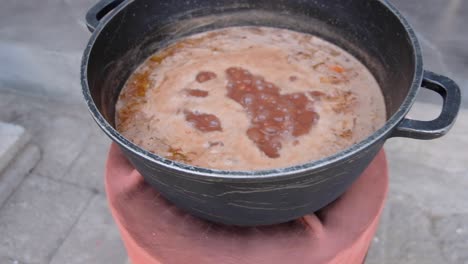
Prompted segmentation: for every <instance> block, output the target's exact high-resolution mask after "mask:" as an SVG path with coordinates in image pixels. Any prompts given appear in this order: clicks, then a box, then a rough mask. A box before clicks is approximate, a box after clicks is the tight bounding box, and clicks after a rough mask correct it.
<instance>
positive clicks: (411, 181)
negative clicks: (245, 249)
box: [0, 0, 468, 264]
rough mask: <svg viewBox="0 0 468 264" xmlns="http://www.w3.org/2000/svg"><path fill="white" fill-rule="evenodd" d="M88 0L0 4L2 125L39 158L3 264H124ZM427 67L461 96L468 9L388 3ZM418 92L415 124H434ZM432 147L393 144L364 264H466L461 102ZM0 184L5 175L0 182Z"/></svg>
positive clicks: (466, 178)
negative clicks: (96, 89) (89, 105)
mask: <svg viewBox="0 0 468 264" xmlns="http://www.w3.org/2000/svg"><path fill="white" fill-rule="evenodd" d="M94 2H95V0H74V1H71V0H43V1H40V3H38V1H33V0H1V8H0V62H1V63H0V109H1V111H0V121H5V122H11V123H16V124H19V125H22V126H23V127H25V128H26V129H27V131H28V132H29V133H30V134H31V138H32V144H35V145H37V146H39V149H40V160H39V163H38V164H37V166H35V167H34V169H33V170H32V171H31V172H30V173H28V175H27V177H26V178H25V180H24V181H22V182H21V184H20V185H19V187H18V188H16V189H15V190H14V192H13V193H12V195H10V196H9V197H8V198H7V199H6V200H5V201H4V202H3V203H2V204H0V263H2V264H3V263H28V264H33V263H116V264H118V263H125V262H126V260H127V257H126V254H125V251H124V248H123V246H122V243H121V242H120V240H119V234H118V232H117V230H116V228H115V226H114V223H113V221H112V218H111V217H110V215H109V213H108V210H107V207H106V200H105V195H104V190H103V182H102V181H103V167H104V162H105V155H106V152H107V148H108V145H109V140H108V139H107V138H106V137H105V136H103V134H102V133H101V132H100V131H99V130H98V129H97V127H96V125H95V124H94V123H93V122H92V121H91V118H90V116H89V114H88V112H87V109H86V107H85V105H84V102H83V100H82V97H81V87H80V82H79V67H80V58H81V54H82V51H83V48H84V47H85V45H86V42H87V39H88V38H89V36H90V34H89V33H88V31H87V29H86V26H85V23H84V16H85V13H86V10H87V9H88V8H89V7H90V6H91V5H92V4H94ZM393 2H394V3H395V4H396V5H397V6H398V7H399V8H400V9H401V10H402V12H403V13H404V14H405V15H406V16H407V17H408V19H409V21H410V22H411V23H412V24H413V26H414V27H415V29H416V31H417V32H418V36H419V38H420V40H421V43H422V46H423V49H424V58H425V62H426V68H427V69H430V70H433V71H436V72H438V73H441V74H445V75H447V76H450V77H452V78H453V79H455V80H456V81H457V82H458V83H459V84H460V86H462V89H463V94H465V95H468V27H467V26H466V25H467V24H468V1H464V0H420V1H416V0H395V1H393ZM438 103H439V99H437V97H435V96H433V95H432V94H431V93H429V92H426V93H423V94H422V95H421V97H420V100H419V103H418V104H417V105H416V106H415V110H414V111H413V113H412V116H413V117H415V118H431V117H433V116H435V115H436V114H437V111H438V110H439V106H437V104H438ZM463 106H464V108H465V110H463V112H462V114H461V116H460V118H459V120H458V124H457V125H456V126H455V128H454V130H453V131H452V133H451V134H450V135H448V136H447V137H445V138H443V139H440V140H436V141H427V142H421V141H413V140H406V139H391V140H389V142H388V143H387V145H386V148H387V151H388V153H389V159H390V164H391V192H390V196H389V200H388V204H387V207H386V210H385V212H384V215H383V218H382V224H381V228H380V230H379V233H378V235H377V237H376V238H375V240H374V244H373V247H372V250H371V252H370V255H369V258H368V261H367V263H370V264H374V263H375V264H377V263H388V264H392V263H429V264H430V263H434V264H439V263H453V264H459V263H468V250H467V248H468V206H467V205H466V204H467V201H468V192H467V191H466V190H468V154H467V153H466V151H465V148H466V147H468V137H467V136H466V135H468V110H467V108H468V96H465V99H464V102H463ZM0 177H1V175H0Z"/></svg>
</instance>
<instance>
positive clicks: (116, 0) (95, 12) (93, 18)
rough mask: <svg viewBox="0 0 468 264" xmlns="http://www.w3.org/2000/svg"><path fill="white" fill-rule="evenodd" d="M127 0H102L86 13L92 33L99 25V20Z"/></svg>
mask: <svg viewBox="0 0 468 264" xmlns="http://www.w3.org/2000/svg"><path fill="white" fill-rule="evenodd" d="M123 1H125V0H100V1H99V2H98V3H97V4H95V5H94V6H93V7H91V9H89V11H88V13H86V26H88V30H89V31H90V32H91V33H92V32H94V30H96V28H97V27H98V25H99V22H100V21H101V19H102V18H103V17H105V16H106V15H107V14H109V13H110V12H111V11H112V10H114V9H115V8H116V7H117V6H119V5H120V4H121V3H122V2H123Z"/></svg>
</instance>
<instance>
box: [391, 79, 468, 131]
mask: <svg viewBox="0 0 468 264" xmlns="http://www.w3.org/2000/svg"><path fill="white" fill-rule="evenodd" d="M422 87H423V88H426V89H429V90H432V91H434V92H436V93H438V94H440V96H442V98H443V99H444V104H443V106H442V112H441V114H440V116H439V117H438V118H436V119H435V120H432V121H418V120H412V119H408V118H405V119H404V120H403V121H402V122H401V123H400V124H399V125H398V127H397V128H396V129H395V131H394V132H393V134H392V137H407V138H414V139H424V140H429V139H436V138H440V137H442V136H444V135H445V134H447V132H448V131H449V130H450V129H451V128H452V126H453V124H454V123H455V120H456V118H457V115H458V112H459V111H460V102H461V94H460V88H459V87H458V85H457V84H456V83H455V82H454V81H452V80H451V79H449V78H447V77H445V76H441V75H438V74H435V73H433V72H430V71H425V72H424V80H423V82H422Z"/></svg>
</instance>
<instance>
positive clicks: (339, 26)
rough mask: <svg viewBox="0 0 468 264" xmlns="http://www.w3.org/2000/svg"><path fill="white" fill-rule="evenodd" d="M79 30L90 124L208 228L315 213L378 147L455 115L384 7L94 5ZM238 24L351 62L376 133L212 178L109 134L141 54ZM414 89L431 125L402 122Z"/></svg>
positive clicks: (303, 1) (327, 0) (452, 87)
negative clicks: (372, 102)
mask: <svg viewBox="0 0 468 264" xmlns="http://www.w3.org/2000/svg"><path fill="white" fill-rule="evenodd" d="M87 22H88V27H89V29H90V30H91V31H93V32H94V33H93V35H92V37H91V40H90V41H89V44H88V46H87V48H86V51H85V53H84V57H83V63H82V72H81V81H82V85H83V93H84V97H85V99H86V102H87V103H88V106H89V109H90V110H91V113H92V115H93V117H94V119H95V120H96V122H97V123H98V125H99V126H100V127H101V128H102V129H103V130H104V132H105V133H106V134H107V135H108V136H109V137H110V138H111V139H112V140H113V141H114V142H116V143H117V144H118V145H119V146H120V148H121V149H122V150H123V152H124V153H125V155H126V156H127V158H128V159H129V160H130V161H131V162H132V164H133V165H134V166H135V167H136V168H137V170H138V171H139V172H140V173H141V174H142V175H143V177H144V178H145V179H146V181H147V182H148V183H150V184H151V185H153V186H154V187H155V188H156V189H157V190H158V191H159V192H160V193H161V194H163V195H164V197H166V198H167V199H169V200H170V201H172V202H173V203H174V204H176V205H177V206H179V207H180V208H182V209H185V210H186V211H188V212H190V213H192V214H194V215H197V216H199V217H202V218H205V219H208V220H212V221H215V222H221V223H225V224H232V225H240V226H254V225H268V224H276V223H281V222H286V221H289V220H293V219H296V218H299V217H301V216H303V215H306V214H309V213H312V212H315V211H317V210H319V209H320V208H323V207H324V206H326V205H327V204H329V203H330V202H332V201H334V200H335V199H336V198H337V197H339V196H340V195H341V194H343V192H345V190H346V189H347V188H348V187H349V186H350V185H351V184H352V183H353V182H354V181H355V180H356V178H357V177H358V176H359V175H360V174H361V173H362V172H363V171H364V169H365V168H366V167H367V166H368V165H369V163H370V162H371V161H372V160H373V158H374V157H375V155H376V154H377V153H378V152H379V150H380V149H381V148H382V146H383V144H384V143H385V140H386V139H388V138H390V137H408V138H414V139H434V138H438V137H441V136H443V135H444V134H445V133H447V132H448V131H449V129H450V128H451V126H452V125H453V123H454V121H455V119H456V116H457V114H458V110H459V107H460V99H461V98H460V97H461V96H460V91H459V88H458V86H457V85H456V84H455V83H454V82H453V81H452V80H450V79H448V78H446V77H443V76H440V75H437V74H434V73H431V72H427V71H423V62H422V57H421V51H420V46H419V44H418V41H417V39H416V36H415V33H414V32H413V30H412V29H411V28H410V26H409V25H408V23H407V22H406V21H405V19H404V18H403V17H402V16H401V15H400V14H399V13H398V11H397V10H395V8H394V7H392V6H391V5H390V4H389V3H388V2H386V1H377V0H374V1H372V0H353V1H343V0H256V1H250V0H235V1H232V0H187V1H167V0H158V1H151V0H134V1H122V0H114V1H109V0H103V1H101V2H99V3H98V4H97V5H96V6H95V7H93V8H92V9H91V10H90V11H89V13H88V15H87ZM245 25H261V26H270V27H278V28H287V29H292V30H295V31H300V32H306V33H311V34H313V35H318V36H320V37H322V38H324V39H326V40H329V41H331V42H333V43H335V44H337V45H339V46H341V47H342V48H344V49H345V50H347V51H348V52H350V53H351V54H353V55H354V56H356V57H357V58H358V59H359V60H361V61H362V62H363V63H364V64H365V65H366V66H367V67H368V68H369V69H370V70H371V72H372V73H373V74H374V76H375V77H376V79H377V80H378V82H379V84H380V86H381V87H382V90H383V94H384V96H385V102H386V106H387V111H388V121H387V123H386V124H385V126H384V127H383V128H381V129H380V130H378V131H377V132H375V133H374V134H373V135H372V136H370V137H369V138H367V139H366V140H364V141H363V142H361V143H359V144H356V145H354V146H352V147H351V148H349V149H347V150H345V151H343V152H341V153H338V154H336V155H333V156H331V157H328V158H326V159H323V160H319V161H311V162H310V163H307V164H303V165H300V166H294V167H290V168H282V169H277V170H267V171H218V170H209V169H204V168H197V167H193V166H189V165H185V164H180V163H177V162H174V161H171V160H167V159H165V158H163V157H159V156H157V155H154V154H151V153H149V152H148V151H146V150H144V149H142V148H140V147H138V146H136V145H135V144H133V143H132V142H130V141H128V140H127V139H125V138H124V137H123V136H122V135H121V134H119V132H117V131H116V130H115V128H114V124H115V120H114V115H115V104H116V101H117V98H118V95H119V92H120V90H121V88H122V86H123V84H124V83H125V81H126V79H127V78H128V77H129V75H130V74H131V73H132V71H134V70H135V69H136V67H137V66H138V65H140V64H141V63H142V62H143V61H144V60H145V59H146V58H147V57H148V56H150V55H151V54H152V53H154V52H155V51H157V50H158V49H160V48H161V47H164V46H166V45H167V44H168V43H170V42H173V41H175V40H177V39H179V38H181V37H185V36H188V35H191V34H194V33H199V32H202V31H207V30H212V29H216V28H221V27H229V26H245ZM420 87H424V88H427V89H430V90H433V91H435V92H437V93H439V94H440V95H441V96H442V97H443V99H444V103H443V107H442V113H441V115H440V116H439V117H438V118H437V119H435V120H433V121H430V122H425V121H415V120H410V119H406V118H405V115H406V114H407V113H408V111H409V110H410V108H411V106H412V105H413V103H414V101H415V97H416V94H417V93H418V90H419V89H420ZM166 122H171V120H166Z"/></svg>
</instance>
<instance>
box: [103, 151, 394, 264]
mask: <svg viewBox="0 0 468 264" xmlns="http://www.w3.org/2000/svg"><path fill="white" fill-rule="evenodd" d="M106 168H107V170H106V191H107V197H108V200H109V204H110V207H111V210H112V214H113V216H114V219H115V221H116V223H117V225H118V227H119V229H120V232H121V235H122V239H123V241H124V243H125V246H126V248H127V251H128V255H129V257H130V260H131V263H134V264H139V263H145V264H153V263H154V264H156V263H204V264H211V263H213V264H218V263H320V264H321V263H327V264H331V263H347V264H354V263H356V264H361V263H363V262H364V260H365V256H366V254H367V251H368V249H369V246H370V244H371V242H372V239H373V237H374V234H375V232H376V229H377V226H378V222H379V218H380V215H381V213H382V209H383V206H384V202H385V198H386V196H387V192H388V168H387V161H386V158H385V154H384V152H383V151H382V152H380V153H379V154H378V155H377V157H376V158H375V159H374V161H373V162H372V163H371V165H370V166H369V167H368V168H367V170H366V171H365V172H364V173H363V174H362V175H361V176H360V177H359V179H358V180H357V181H356V182H355V183H354V184H353V185H352V187H351V188H350V189H349V190H348V191H347V192H346V193H345V194H344V195H343V196H341V197H340V198H339V199H338V200H336V201H335V202H333V203H332V204H330V205H329V206H327V207H326V208H324V209H322V210H321V211H319V212H317V213H316V214H311V215H307V216H305V217H303V218H301V219H298V220H295V221H292V222H288V223H285V224H280V225H274V226H264V227H233V226H223V225H219V224H214V223H210V222H207V221H205V220H201V219H198V218H196V217H194V216H191V215H190V214H188V213H186V212H184V211H182V210H180V209H178V208H177V207H175V206H174V205H173V204H171V203H169V202H168V201H167V200H165V199H164V198H163V197H162V196H161V195H160V194H159V193H158V192H157V191H155V189H154V188H152V187H151V186H150V185H148V184H147V183H145V181H144V179H143V177H142V176H141V175H140V174H139V173H138V172H137V171H136V170H135V169H134V168H133V166H132V165H131V164H130V163H129V162H128V161H127V159H126V158H125V156H124V155H123V154H122V153H121V151H120V150H119V148H118V147H117V145H115V144H114V145H112V147H111V150H110V153H109V157H108V161H107V167H106ZM234 260H235V261H234ZM232 261H234V262H232Z"/></svg>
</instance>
